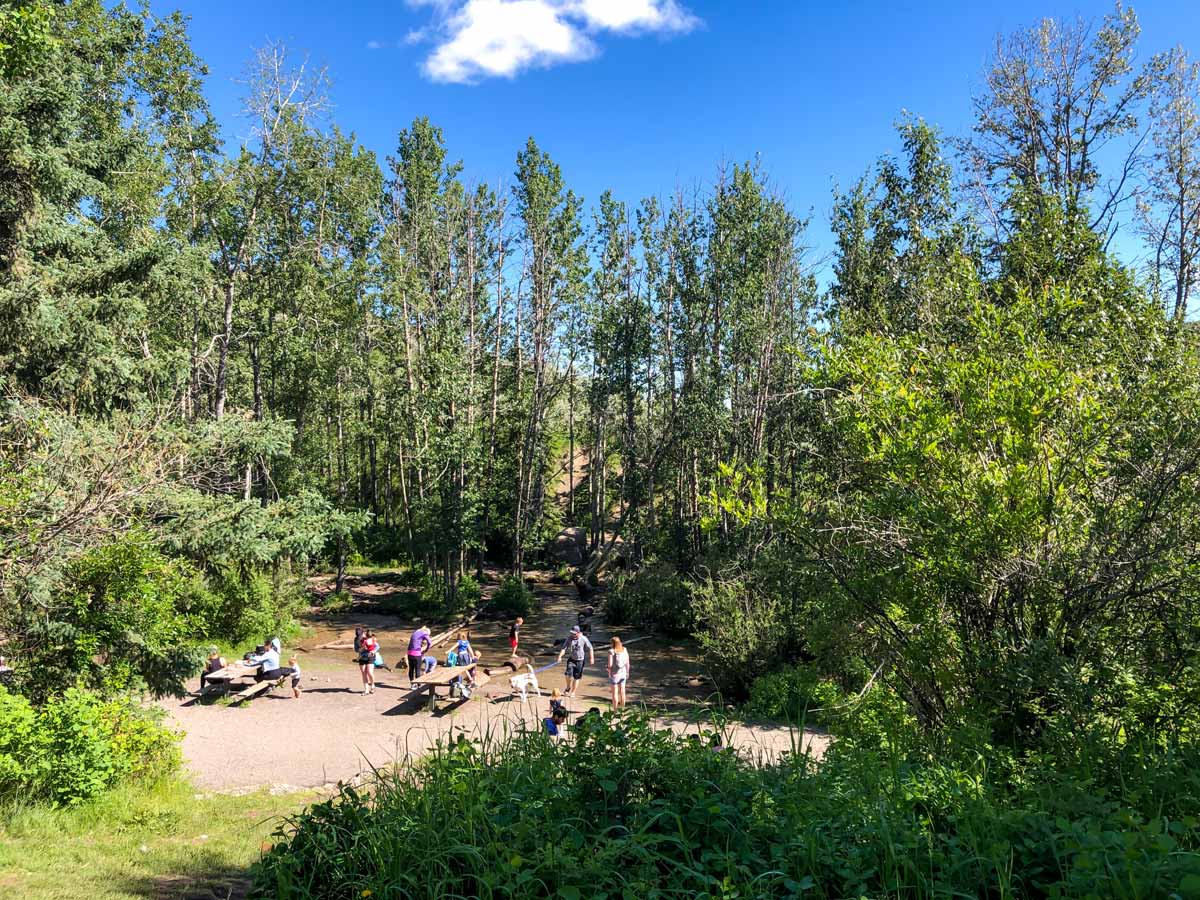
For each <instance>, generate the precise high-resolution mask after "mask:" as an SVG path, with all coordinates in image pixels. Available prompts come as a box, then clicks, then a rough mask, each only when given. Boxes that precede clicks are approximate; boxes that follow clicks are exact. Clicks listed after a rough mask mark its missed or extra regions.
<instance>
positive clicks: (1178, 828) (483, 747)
mask: <svg viewBox="0 0 1200 900" xmlns="http://www.w3.org/2000/svg"><path fill="white" fill-rule="evenodd" d="M574 731H575V734H574V736H573V737H568V738H567V739H566V740H562V741H558V742H552V741H550V740H548V739H546V738H545V736H544V735H541V734H521V735H517V736H515V737H513V738H512V739H511V740H509V741H507V742H505V743H496V742H492V741H490V740H485V741H484V742H482V743H480V744H475V743H468V742H466V741H465V740H464V739H461V738H460V739H459V741H458V742H457V743H454V744H450V745H447V746H443V747H441V748H439V750H438V751H437V752H435V754H434V755H433V756H431V757H429V758H427V759H426V760H425V761H423V762H422V763H420V764H419V765H418V766H417V767H415V768H414V769H400V770H395V771H393V772H391V773H389V774H388V775H387V776H385V777H383V778H382V779H381V781H380V782H379V783H378V785H377V786H375V788H374V789H373V790H371V791H359V790H357V789H355V788H351V787H344V788H343V789H342V791H341V793H340V795H339V796H337V797H336V798H334V799H332V800H330V801H327V802H324V803H320V804H317V805H316V806H314V807H312V808H311V809H310V810H308V811H307V812H305V813H304V814H302V815H300V816H299V817H297V818H295V819H294V820H292V821H291V822H290V823H289V824H288V825H287V826H285V827H284V828H282V829H281V830H280V831H279V832H278V834H277V838H278V843H277V844H276V846H275V847H274V848H273V849H272V850H271V851H270V852H269V853H268V854H267V855H266V857H265V858H264V859H263V860H262V862H261V864H260V865H259V866H258V867H257V869H256V872H255V886H254V888H253V892H252V896H255V897H259V898H266V897H272V898H278V900H300V898H310V897H313V898H315V897H322V898H324V897H344V898H351V897H364V896H378V897H401V896H402V897H412V898H424V897H430V898H432V897H445V896H458V897H480V898H499V897H504V898H540V897H557V898H576V900H578V898H582V897H588V898H629V897H646V898H655V897H662V898H665V897H684V896H696V897H724V898H732V897H755V898H773V897H779V898H784V897H786V898H794V897H798V896H804V897H859V896H873V897H882V896H886V897H914V898H915V897H929V896H984V895H986V896H997V897H1009V896H1022V897H1031V896H1032V897H1046V896H1054V897H1062V898H1068V897H1088V896H1097V895H1098V894H1099V893H1106V894H1107V893H1108V891H1109V890H1111V889H1112V888H1113V887H1114V886H1120V888H1121V890H1122V891H1123V892H1124V893H1123V894H1121V896H1128V897H1139V896H1141V897H1149V896H1164V897H1165V896H1169V895H1171V893H1172V892H1176V893H1177V895H1179V896H1194V895H1195V892H1196V889H1197V888H1200V854H1198V853H1197V850H1200V828H1198V827H1197V819H1196V816H1197V814H1198V813H1200V765H1198V764H1200V753H1197V751H1196V750H1195V748H1191V749H1189V750H1187V751H1186V752H1184V751H1179V752H1177V753H1176V754H1175V755H1174V756H1166V755H1161V754H1160V755H1154V756H1144V757H1143V756H1139V755H1137V754H1126V755H1124V756H1122V757H1120V758H1119V759H1114V760H1111V761H1110V762H1111V763H1112V764H1113V765H1115V766H1116V767H1118V768H1119V769H1120V771H1121V775H1122V778H1123V780H1121V779H1116V780H1112V781H1104V782H1098V781H1097V780H1096V779H1095V778H1094V777H1093V775H1091V774H1089V773H1088V772H1080V773H1079V774H1073V773H1072V772H1069V771H1060V772H1059V771H1055V769H1054V768H1053V765H1052V764H1048V763H1046V762H1045V761H1041V762H1035V763H1033V764H1027V765H1026V767H1025V768H1021V769H1018V770H1016V771H1014V772H1013V773H1011V776H1010V777H1006V778H1004V779H998V778H997V777H996V776H995V775H994V773H993V771H992V770H991V769H990V767H989V765H988V760H987V759H986V758H984V757H981V756H979V755H976V756H974V757H973V758H971V759H968V760H967V761H959V760H957V759H955V758H947V759H937V758H934V757H932V756H930V757H921V758H913V759H906V758H905V757H903V756H901V755H898V754H895V753H891V754H882V753H880V752H878V751H875V750H867V749H863V748H858V747H854V746H850V747H847V748H844V749H835V750H834V751H833V752H831V753H830V755H829V757H828V758H827V760H826V761H825V762H824V763H823V764H822V765H821V766H820V767H816V766H813V765H811V764H810V762H809V761H808V760H807V759H805V758H804V757H800V756H790V757H785V759H784V760H783V761H782V762H781V763H779V764H778V765H772V766H766V767H755V766H752V765H750V764H747V763H745V762H743V761H741V760H740V759H739V758H737V757H736V756H735V755H733V754H732V753H730V752H725V751H713V750H711V749H709V748H707V747H705V746H703V744H702V743H699V742H692V741H689V740H687V739H685V738H683V737H680V736H678V735H676V734H674V733H673V732H671V731H669V730H662V731H659V730H655V729H653V728H652V727H651V725H650V723H649V722H648V721H647V720H645V719H643V718H639V717H637V716H620V715H618V716H615V717H614V716H611V715H609V716H605V717H603V718H602V719H601V720H599V721H597V722H596V723H594V724H593V725H592V726H591V727H587V728H585V727H583V725H582V723H581V724H579V725H577V726H576V728H575V729H574ZM412 860H420V861H421V864H420V865H419V866H414V865H412ZM1102 888H1103V890H1102Z"/></svg>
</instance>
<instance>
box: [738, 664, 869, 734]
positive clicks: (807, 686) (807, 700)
mask: <svg viewBox="0 0 1200 900" xmlns="http://www.w3.org/2000/svg"><path fill="white" fill-rule="evenodd" d="M844 702H846V697H845V695H844V694H843V693H842V689H841V688H840V687H839V686H838V685H837V684H836V683H835V682H834V681H833V679H832V678H825V677H822V676H821V674H820V673H819V672H818V671H817V670H816V669H815V668H813V667H812V666H787V667H784V668H780V669H777V670H776V671H774V672H768V673H767V674H765V675H762V676H760V677H759V678H757V679H755V681H754V683H753V684H752V685H751V686H750V698H749V699H748V700H747V701H746V704H745V706H744V707H743V710H744V711H745V713H746V714H747V715H748V716H752V717H756V718H763V719H778V720H782V721H786V722H791V723H793V724H797V725H798V724H802V723H808V724H811V725H825V724H828V723H829V722H830V721H831V720H832V718H833V717H834V711H833V709H832V707H835V706H839V705H841V704H842V703H844Z"/></svg>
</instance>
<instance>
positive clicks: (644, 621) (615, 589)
mask: <svg viewBox="0 0 1200 900" xmlns="http://www.w3.org/2000/svg"><path fill="white" fill-rule="evenodd" d="M604 618H605V621H607V622H608V623H609V624H612V625H641V626H645V627H647V628H658V629H661V630H663V631H665V632H666V633H667V634H671V635H680V636H682V635H689V634H691V633H692V632H693V631H694V630H695V625H696V619H695V612H694V610H693V608H692V590H691V587H690V585H689V583H688V582H687V581H686V580H685V579H684V578H683V577H681V576H680V575H679V573H678V572H676V571H675V569H674V567H673V566H671V565H669V564H667V563H664V562H660V561H658V560H651V561H649V562H647V563H646V564H645V565H643V566H642V567H641V568H639V569H637V570H636V571H635V572H633V573H632V574H625V573H623V574H621V575H619V576H617V578H616V579H615V580H614V583H613V586H612V588H611V589H610V590H609V592H608V594H607V595H606V596H605V599H604Z"/></svg>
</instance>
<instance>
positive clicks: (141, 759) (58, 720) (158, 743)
mask: <svg viewBox="0 0 1200 900" xmlns="http://www.w3.org/2000/svg"><path fill="white" fill-rule="evenodd" d="M176 741H177V736H176V735H175V734H174V733H172V732H170V731H168V730H167V729H165V728H164V727H163V726H162V725H161V724H160V723H159V721H158V717H156V716H155V715H154V714H152V713H151V712H149V711H147V710H145V709H142V708H140V707H138V706H135V705H134V704H132V703H131V702H128V701H125V700H104V699H102V698H101V697H99V696H98V695H97V694H95V693H91V692H88V691H84V690H79V689H76V688H72V689H71V690H68V691H66V692H65V693H63V694H61V695H57V696H55V697H53V698H51V699H50V701H49V702H48V703H46V704H45V705H44V706H42V707H40V708H35V707H33V706H31V705H30V703H29V701H28V700H26V699H25V698H24V697H21V696H20V695H18V694H13V693H11V692H9V691H7V690H6V689H4V688H3V687H0V797H14V796H18V795H19V796H21V797H23V798H25V799H46V800H50V801H52V802H54V803H58V804H75V803H81V802H83V801H85V800H90V799H92V798H93V797H96V796H98V795H99V794H101V793H103V792H104V791H105V790H107V789H108V788H110V787H111V786H113V785H114V784H117V783H118V782H121V781H126V780H130V779H137V778H153V777H158V776H161V775H165V774H167V773H169V772H170V771H172V770H174V769H175V768H177V767H178V765H179V760H180V757H179V749H178V747H177V745H176Z"/></svg>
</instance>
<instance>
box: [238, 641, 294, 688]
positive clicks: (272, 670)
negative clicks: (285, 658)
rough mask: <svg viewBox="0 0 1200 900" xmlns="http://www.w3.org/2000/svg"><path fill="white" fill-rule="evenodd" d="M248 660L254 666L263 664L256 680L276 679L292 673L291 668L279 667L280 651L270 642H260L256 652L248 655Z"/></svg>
mask: <svg viewBox="0 0 1200 900" xmlns="http://www.w3.org/2000/svg"><path fill="white" fill-rule="evenodd" d="M246 662H247V664H249V665H252V666H256V665H257V666H262V668H261V669H260V670H259V672H258V674H257V675H255V676H254V680H255V681H276V680H278V679H280V678H283V676H285V675H290V674H291V669H281V668H280V667H279V651H278V650H276V649H275V648H274V647H273V646H272V645H270V644H265V645H264V644H260V645H259V646H258V648H257V649H256V651H255V652H254V653H250V654H248V655H247V656H246Z"/></svg>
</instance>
